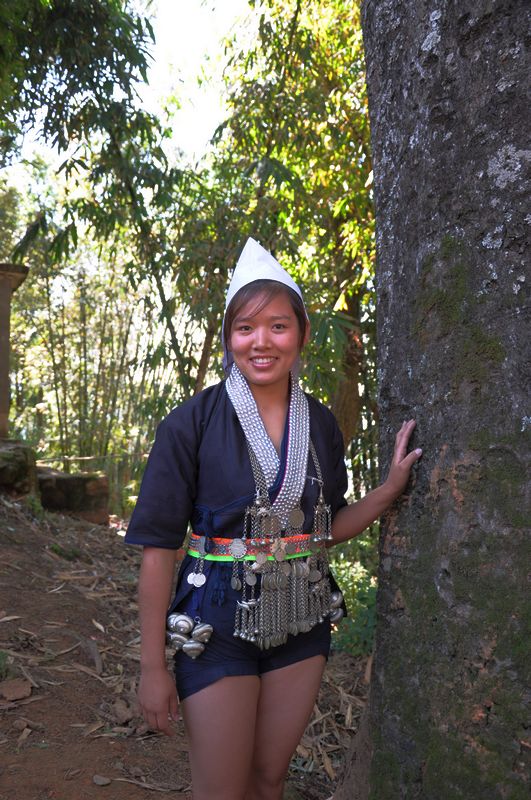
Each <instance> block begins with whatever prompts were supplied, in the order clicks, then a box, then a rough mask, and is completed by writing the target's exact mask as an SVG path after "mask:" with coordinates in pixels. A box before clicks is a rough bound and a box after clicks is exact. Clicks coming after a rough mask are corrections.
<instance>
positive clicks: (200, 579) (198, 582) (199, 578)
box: [193, 572, 206, 589]
mask: <svg viewBox="0 0 531 800" xmlns="http://www.w3.org/2000/svg"><path fill="white" fill-rule="evenodd" d="M205 583H206V575H203V573H202V572H196V573H195V575H194V580H193V584H194V586H195V588H196V589H199V588H200V587H201V586H204V585H205Z"/></svg>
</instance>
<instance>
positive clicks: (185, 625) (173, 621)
mask: <svg viewBox="0 0 531 800" xmlns="http://www.w3.org/2000/svg"><path fill="white" fill-rule="evenodd" d="M166 627H167V628H168V629H169V630H170V631H174V632H175V633H184V634H187V633H190V632H191V630H192V628H193V627H194V621H193V619H192V618H191V617H189V616H188V614H179V613H177V614H170V615H169V617H168V620H167V623H166Z"/></svg>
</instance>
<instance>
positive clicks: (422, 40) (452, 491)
mask: <svg viewBox="0 0 531 800" xmlns="http://www.w3.org/2000/svg"><path fill="white" fill-rule="evenodd" d="M529 18H530V5H529V2H527V0H482V1H481V0H480V1H479V2H478V0H446V1H445V2H443V1H442V0H409V2H397V1H396V0H367V2H366V3H365V5H364V9H363V28H364V39H365V48H366V60H367V83H368V88H369V109H370V120H371V128H372V145H373V158H374V175H375V200H376V220H377V253H378V267H377V284H378V289H377V291H378V329H379V330H378V336H379V380H380V413H381V437H382V438H381V463H382V466H383V467H384V469H385V465H386V464H387V463H388V461H389V456H390V452H391V448H392V444H393V432H394V431H395V430H396V428H397V427H398V426H399V424H400V422H401V421H402V419H405V418H408V417H410V416H414V417H416V419H417V423H418V430H417V434H416V436H415V442H414V444H415V446H418V445H421V446H422V447H423V449H424V455H423V458H422V460H421V461H420V463H419V466H418V469H417V470H416V471H415V475H414V477H413V480H412V485H411V488H410V491H409V494H408V495H407V496H405V497H404V499H403V500H402V501H401V502H400V503H398V504H397V505H396V507H395V508H394V509H393V510H392V511H391V513H389V514H388V515H387V517H386V519H385V521H384V526H383V532H382V539H381V569H380V582H379V597H378V625H377V641H376V654H375V661H374V669H373V678H372V683H371V696H370V701H369V713H368V718H367V720H365V723H366V726H367V735H366V736H365V739H364V740H360V741H358V743H357V744H356V745H355V749H354V751H353V763H352V764H351V766H350V768H349V772H348V776H347V778H346V779H345V781H344V782H343V784H342V786H341V787H340V788H339V789H338V790H337V792H336V795H335V797H336V798H337V799H338V800H339V799H341V800H346V798H348V800H353V798H359V799H360V800H361V798H363V800H366V798H367V797H369V798H370V799H371V800H400V799H402V798H405V799H406V800H410V799H413V798H422V800H454V799H455V800H457V799H458V798H459V800H463V799H464V800H476V799H477V800H491V799H492V800H498V798H499V800H509V798H510V800H520V798H522V799H523V798H524V797H525V798H527V797H528V796H529V795H528V791H529V761H528V757H529V752H530V744H529V740H528V741H527V744H526V742H525V740H526V728H527V730H529V721H530V720H529V709H528V707H527V710H526V688H525V687H526V684H527V685H529V665H530V663H531V658H530V653H529V629H528V630H527V632H526V622H527V625H529V606H528V605H527V608H526V606H525V601H526V592H527V591H528V589H527V587H526V571H527V569H528V565H529V555H530V550H529V538H527V539H526V535H527V537H528V532H525V528H524V526H525V524H526V518H525V508H526V503H525V501H526V496H525V492H526V470H525V456H526V453H527V452H528V450H527V449H526V441H525V440H526V437H528V435H529V427H530V423H531V418H530V417H529V416H528V414H529V411H526V408H525V406H526V404H527V396H528V386H529V383H528V377H529V376H528V373H526V364H527V362H528V361H529V358H528V355H527V354H526V349H527V353H528V352H529V351H528V343H529V335H527V336H526V333H525V330H524V324H525V323H524V319H525V317H524V310H523V309H524V305H525V304H524V296H525V293H526V286H527V285H528V280H529V277H528V273H527V277H526V270H525V261H524V245H525V222H526V218H525V213H526V210H527V212H528V211H529V208H528V207H527V209H526V204H525V197H526V194H525V193H526V188H527V187H526V185H525V168H526V165H528V164H529V159H530V156H531V152H530V151H529V150H528V149H527V150H526V146H527V144H528V134H529V131H530V130H531V120H530V119H529V107H528V105H526V103H525V99H524V95H525V86H526V69H525V68H526V63H525V58H526V56H525V38H526V35H527V36H528V34H529ZM528 442H529V439H528V438H527V443H528ZM526 562H527V563H526ZM526 673H527V674H526ZM528 697H529V696H528ZM368 762H370V767H368ZM364 775H367V776H368V779H366V780H364V777H363V776H364ZM358 777H359V781H358Z"/></svg>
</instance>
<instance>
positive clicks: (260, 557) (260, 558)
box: [256, 553, 267, 567]
mask: <svg viewBox="0 0 531 800" xmlns="http://www.w3.org/2000/svg"><path fill="white" fill-rule="evenodd" d="M266 561H267V555H266V554H265V553H257V554H256V564H258V566H259V567H262V566H263V565H264V564H265V563H266Z"/></svg>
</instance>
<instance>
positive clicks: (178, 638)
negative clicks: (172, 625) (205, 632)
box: [166, 631, 189, 650]
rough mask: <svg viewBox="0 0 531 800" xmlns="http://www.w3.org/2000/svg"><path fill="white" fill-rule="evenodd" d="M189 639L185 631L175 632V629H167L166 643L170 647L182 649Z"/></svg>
mask: <svg viewBox="0 0 531 800" xmlns="http://www.w3.org/2000/svg"><path fill="white" fill-rule="evenodd" d="M187 641H189V640H188V636H185V635H184V634H183V633H175V632H174V631H166V644H169V645H170V647H175V649H176V650H181V649H182V646H183V644H184V643H185V642H187Z"/></svg>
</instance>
